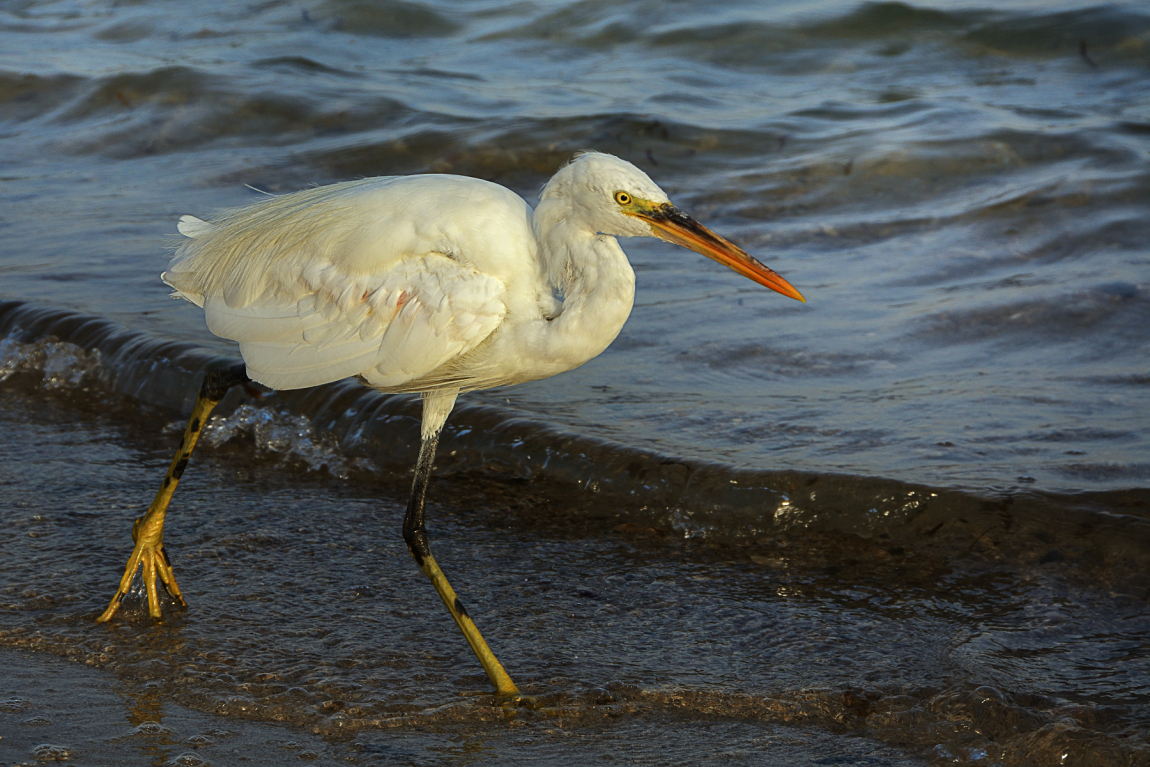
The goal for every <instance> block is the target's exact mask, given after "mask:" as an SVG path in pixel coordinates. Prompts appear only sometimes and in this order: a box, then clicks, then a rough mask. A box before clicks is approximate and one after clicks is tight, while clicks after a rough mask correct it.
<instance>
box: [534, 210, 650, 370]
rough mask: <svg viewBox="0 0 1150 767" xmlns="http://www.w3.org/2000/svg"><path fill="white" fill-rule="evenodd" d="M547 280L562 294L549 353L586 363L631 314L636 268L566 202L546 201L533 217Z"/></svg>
mask: <svg viewBox="0 0 1150 767" xmlns="http://www.w3.org/2000/svg"><path fill="white" fill-rule="evenodd" d="M534 226H535V234H536V237H537V238H538V240H539V246H540V250H541V253H540V255H541V258H542V260H543V264H544V268H545V269H546V272H547V279H548V281H549V282H550V284H551V285H552V286H554V288H555V289H556V290H557V291H558V292H559V293H560V294H561V296H562V298H563V308H562V311H561V312H560V313H559V314H558V316H556V317H555V318H554V319H552V320H551V322H550V325H551V332H550V333H548V336H549V339H548V343H549V346H550V347H552V348H550V349H549V352H550V353H551V354H552V355H555V356H556V357H559V358H562V359H565V360H566V361H567V362H569V363H571V364H570V367H575V366H577V365H582V364H583V363H584V362H586V361H587V360H589V359H591V358H592V357H595V356H596V355H598V354H599V353H600V352H602V351H603V350H604V349H606V348H607V347H608V346H609V345H610V343H611V342H612V341H614V340H615V337H616V336H617V335H619V331H620V330H622V329H623V323H625V322H626V321H627V317H628V316H630V314H631V307H632V306H633V305H634V302H635V272H634V270H632V269H631V264H630V263H629V262H628V261H627V256H626V255H625V254H624V253H623V249H622V248H620V247H619V243H618V242H617V241H616V240H615V238H614V237H610V236H607V235H603V234H599V233H598V232H595V231H594V230H592V229H591V228H590V227H588V226H587V225H586V224H585V223H584V222H582V221H581V220H580V219H579V218H578V217H576V216H575V215H573V211H572V209H571V208H570V206H568V205H566V203H565V202H564V201H562V200H551V199H545V200H543V201H541V202H540V204H539V207H537V208H536V210H535V216H534Z"/></svg>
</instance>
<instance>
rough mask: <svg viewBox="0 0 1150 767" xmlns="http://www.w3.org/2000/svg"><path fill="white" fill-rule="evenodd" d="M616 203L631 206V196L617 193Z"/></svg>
mask: <svg viewBox="0 0 1150 767" xmlns="http://www.w3.org/2000/svg"><path fill="white" fill-rule="evenodd" d="M615 202H617V203H619V204H620V205H630V204H631V195H629V194H627V193H626V192H615Z"/></svg>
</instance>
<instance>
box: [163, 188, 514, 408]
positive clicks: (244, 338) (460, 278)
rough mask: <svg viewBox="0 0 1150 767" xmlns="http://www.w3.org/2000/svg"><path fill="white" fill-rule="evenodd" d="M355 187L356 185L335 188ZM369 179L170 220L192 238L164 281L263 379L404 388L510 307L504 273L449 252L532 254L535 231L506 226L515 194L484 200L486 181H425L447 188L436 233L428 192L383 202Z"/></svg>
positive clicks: (278, 383)
mask: <svg viewBox="0 0 1150 767" xmlns="http://www.w3.org/2000/svg"><path fill="white" fill-rule="evenodd" d="M478 183H480V184H482V182H478ZM357 184H358V185H362V186H365V187H366V189H365V191H366V192H368V194H360V195H359V196H355V195H348V194H340V192H341V191H343V192H346V191H347V190H346V189H341V188H344V187H348V186H353V185H357ZM381 186H384V185H381V184H380V183H378V181H377V182H376V183H375V184H374V185H367V184H365V182H350V184H346V185H344V184H341V185H336V187H334V188H333V187H324V188H320V190H308V191H306V192H303V193H297V195H287V196H286V197H284V198H276V202H277V203H278V205H274V204H273V205H269V204H268V203H261V204H259V205H257V206H254V207H253V208H249V209H244V210H241V211H238V212H234V213H232V214H229V215H227V216H225V217H224V218H222V219H221V221H219V222H217V223H208V222H203V221H200V220H198V219H194V218H192V217H190V216H185V217H183V218H182V219H181V220H180V226H179V229H180V231H181V233H183V234H185V235H186V236H188V237H189V238H190V239H191V242H190V243H187V244H186V245H185V246H184V247H183V248H181V250H180V251H178V252H177V255H176V258H175V259H173V262H172V265H171V267H170V268H169V271H167V272H165V273H164V275H163V279H164V281H165V282H167V283H168V284H169V285H171V286H172V287H173V288H175V289H176V295H178V296H180V297H183V298H187V299H188V300H190V301H192V302H193V303H196V304H198V305H200V306H202V307H203V308H204V314H205V317H206V319H207V322H208V328H209V329H210V330H211V331H212V332H213V333H215V334H216V335H219V336H222V337H224V338H230V339H233V340H236V341H239V343H240V351H241V353H242V354H243V357H244V360H245V362H246V363H247V366H248V375H249V376H251V377H252V379H253V380H256V381H258V382H260V383H262V384H265V385H266V386H270V387H272V388H275V389H297V388H304V387H308V386H315V385H318V384H322V383H327V382H330V381H336V380H339V379H342V378H346V377H348V376H353V375H360V376H362V377H363V378H364V380H365V381H366V382H367V383H368V384H369V385H371V386H374V387H376V388H380V389H387V390H392V391H404V390H416V389H418V386H416V385H415V384H417V382H418V381H419V380H420V379H422V378H425V377H427V376H428V375H429V374H430V373H432V372H433V371H435V370H436V369H437V368H440V367H442V366H444V365H447V364H448V363H451V362H453V361H457V360H458V359H459V358H460V357H462V356H463V355H466V354H467V353H468V352H469V351H471V350H472V349H474V348H475V347H476V346H478V345H479V344H480V343H482V341H483V340H484V339H485V338H487V337H488V336H489V335H490V334H491V333H492V332H494V330H495V329H496V328H497V327H499V325H500V323H501V322H502V321H503V319H504V317H505V316H506V314H507V311H508V310H507V301H506V298H507V293H508V287H507V284H506V282H505V280H504V279H501V278H500V277H499V276H496V275H492V274H489V273H487V272H486V271H483V270H481V269H480V268H478V267H477V266H476V265H475V264H473V263H469V262H468V261H467V260H465V258H463V257H462V256H461V254H462V253H465V252H468V250H470V251H471V252H475V253H482V252H485V251H487V250H490V249H492V248H500V247H502V248H504V249H505V250H510V251H512V252H514V251H515V250H516V249H520V250H523V249H524V248H526V251H527V255H530V251H531V250H532V248H533V247H534V240H533V239H532V238H531V235H530V231H529V229H527V230H526V232H525V231H524V230H523V228H522V227H524V226H526V224H523V223H521V224H520V229H519V230H518V231H517V230H516V229H515V226H514V225H513V226H511V227H508V226H507V225H506V224H507V221H504V220H501V218H500V216H502V218H503V219H509V220H510V221H511V222H512V224H514V223H515V222H516V221H522V222H525V221H526V217H525V215H524V214H523V213H522V212H521V210H519V211H517V210H516V205H515V204H514V203H512V204H511V205H508V204H507V202H508V201H507V200H495V201H494V202H493V201H492V199H491V197H492V195H491V192H490V190H488V189H486V188H483V187H475V185H474V184H472V183H469V184H464V185H463V187H464V189H463V191H464V192H469V191H470V192H476V189H477V190H478V199H476V196H477V195H476V194H474V193H473V194H471V196H470V197H468V194H463V195H462V197H461V196H459V195H458V194H454V192H457V191H459V190H458V189H455V188H454V187H452V186H451V182H447V183H444V181H443V180H441V179H440V180H437V183H435V184H432V185H431V186H432V188H434V187H436V186H438V187H440V189H439V190H438V191H440V192H443V191H444V190H446V192H447V194H446V195H444V194H442V193H441V194H439V195H437V196H436V200H437V201H438V203H439V204H438V205H435V206H431V207H430V210H431V211H432V212H433V213H434V214H435V218H434V220H435V221H442V222H447V224H444V225H442V226H438V228H437V227H436V226H428V225H427V224H426V222H425V221H423V220H421V219H420V218H419V215H425V213H426V211H428V210H429V208H428V206H427V205H426V204H425V203H426V200H419V201H417V202H419V203H420V204H418V205H416V206H414V208H412V206H411V205H410V204H407V205H405V204H404V201H405V200H406V201H409V200H410V198H411V195H410V194H407V195H398V196H397V195H396V194H394V192H395V190H391V191H392V194H391V197H392V198H397V197H398V199H389V198H388V196H387V195H383V196H382V197H381V195H380V194H379V191H380V187H381ZM409 186H419V185H414V184H411V185H409ZM487 186H493V185H487ZM426 187H427V182H426V181H425V182H424V183H423V185H422V186H420V189H419V190H417V191H421V193H422V192H426V191H427V188H426ZM494 188H495V189H498V190H499V195H510V196H511V197H512V198H514V200H515V201H517V203H518V206H519V208H521V209H523V208H526V204H525V203H523V202H522V201H521V200H519V199H518V198H517V197H515V196H514V195H512V194H511V193H510V192H507V191H506V190H503V189H502V188H501V187H494ZM324 190H327V191H326V196H325V195H320V194H317V193H318V192H321V191H324ZM332 190H334V191H332ZM353 191H354V190H353ZM384 191H386V190H384ZM499 195H496V197H498V196H499ZM293 198H296V199H293ZM299 198H303V199H299ZM367 203H370V204H367ZM476 205H478V207H479V211H478V213H477V212H476ZM269 208H270V210H269ZM453 208H454V209H458V210H459V211H464V212H465V216H464V217H465V218H466V216H472V217H475V216H476V215H478V216H480V219H481V221H480V223H481V224H482V225H484V226H487V227H488V228H489V231H486V232H485V231H482V230H481V227H480V231H478V233H477V231H476V229H477V227H476V226H462V227H460V226H459V218H458V217H456V216H452V215H451V214H452V209H453ZM528 210H529V209H528ZM418 211H424V212H425V213H422V214H419V215H417V212H418ZM485 214H486V215H485ZM492 214H496V215H494V216H493V215H492ZM465 223H467V222H466V221H465ZM472 223H474V222H472ZM459 232H462V233H463V234H459ZM525 237H526V238H527V239H525ZM521 255H523V254H521Z"/></svg>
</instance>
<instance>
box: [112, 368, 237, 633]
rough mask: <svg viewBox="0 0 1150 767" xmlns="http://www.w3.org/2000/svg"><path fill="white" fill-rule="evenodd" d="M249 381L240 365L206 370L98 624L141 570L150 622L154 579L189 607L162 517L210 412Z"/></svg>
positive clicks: (155, 608) (156, 604)
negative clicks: (170, 554) (167, 546)
mask: <svg viewBox="0 0 1150 767" xmlns="http://www.w3.org/2000/svg"><path fill="white" fill-rule="evenodd" d="M250 380H251V379H249V378H248V376H247V373H246V372H245V370H244V366H243V365H242V364H241V365H237V366H235V367H233V368H230V369H226V370H209V371H208V373H207V375H206V376H204V382H203V385H201V386H200V393H199V395H198V396H197V397H196V404H195V405H193V406H192V416H191V418H189V419H188V427H187V429H185V430H184V437H183V439H182V440H180V447H179V448H178V449H177V450H176V455H175V456H174V457H173V458H172V464H171V466H169V467H168V473H167V476H165V477H164V484H163V485H161V486H160V491H159V492H158V493H156V498H155V500H153V501H152V505H151V506H149V507H148V510H147V511H146V512H144V515H143V516H141V517H139V518H137V519H136V521H135V523H134V524H133V525H132V540H133V541H135V543H136V546H135V548H133V549H132V556H131V557H130V558H129V559H128V567H127V568H126V569H125V570H124V577H123V578H121V579H120V588H119V590H118V591H116V596H114V597H112V602H111V604H109V605H108V609H107V610H105V611H104V613H103V615H101V616H100V617H99V618H97V619H96V620H97V622H99V623H103V622H105V621H108V620H111V619H112V616H113V615H115V614H116V611H117V610H119V609H120V603H121V602H123V601H124V597H125V596H126V595H127V593H128V589H129V588H130V587H131V585H132V579H133V578H135V576H136V571H137V570H139V569H141V568H143V571H144V589H145V590H146V591H147V594H148V613H149V614H150V615H151V616H152V617H153V618H155V619H157V620H159V619H160V618H161V617H163V614H162V613H161V612H160V592H159V590H158V587H157V585H156V577H157V576H159V579H160V581H161V582H162V583H163V584H164V586H165V587H166V588H167V590H168V593H169V594H171V596H172V598H173V599H175V600H176V601H177V602H178V603H179V604H180V607H182V608H186V607H187V606H188V605H187V603H186V602H185V601H184V598H183V596H182V595H181V594H180V587H179V586H177V585H176V577H175V575H174V574H173V573H172V564H171V562H169V561H168V555H167V554H166V553H165V552H164V514H165V512H167V510H168V504H169V503H170V502H171V500H172V494H173V493H175V492H176V485H178V484H179V483H180V477H181V476H183V473H184V468H185V467H186V466H187V465H188V458H190V457H191V455H192V450H193V449H194V448H195V446H196V441H197V440H198V439H199V438H200V434H201V432H202V431H203V429H204V425H205V424H206V423H207V420H208V416H209V415H210V414H211V412H212V409H213V408H214V407H215V406H216V405H217V404H218V403H219V401H220V400H222V399H223V398H224V395H225V394H227V393H228V389H231V388H232V387H233V386H235V385H237V384H245V383H248V382H249V381H250Z"/></svg>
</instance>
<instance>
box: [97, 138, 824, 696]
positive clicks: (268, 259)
mask: <svg viewBox="0 0 1150 767" xmlns="http://www.w3.org/2000/svg"><path fill="white" fill-rule="evenodd" d="M178 228H179V231H180V233H181V234H183V235H185V236H186V237H187V238H188V239H187V241H186V242H184V243H183V245H182V246H181V247H180V248H179V249H178V250H177V251H176V254H175V256H174V258H173V259H172V262H171V265H170V266H169V267H168V271H166V272H164V274H163V275H162V279H163V280H164V282H166V283H167V284H168V285H170V286H171V287H172V288H174V290H175V293H174V296H176V297H178V298H184V299H187V300H188V301H191V302H192V303H194V304H195V305H196V306H200V307H202V308H203V310H204V315H205V317H206V319H207V324H208V329H209V330H211V332H212V333H215V334H216V335H218V336H222V337H224V338H230V339H233V340H235V341H238V342H239V344H240V353H241V354H242V355H243V359H244V363H245V365H244V366H238V367H237V368H233V369H231V370H211V371H209V372H208V373H207V375H206V377H205V379H204V383H203V385H202V386H201V388H200V392H199V396H198V397H197V399H196V403H195V405H194V407H193V410H192V416H191V418H190V420H189V422H188V427H187V429H186V431H185V432H184V437H183V440H182V441H181V443H180V447H179V449H178V450H177V451H176V455H175V457H174V458H173V459H172V464H171V467H170V468H169V469H168V473H167V476H166V477H165V478H164V483H163V486H162V487H161V489H160V491H159V493H157V495H156V499H155V500H154V501H153V502H152V505H151V506H150V507H149V508H148V511H147V512H146V513H145V514H144V515H143V516H142V517H140V518H139V519H137V520H136V523H135V525H134V526H133V528H132V536H133V539H134V540H135V544H136V545H135V548H134V549H133V551H132V556H131V558H130V559H129V560H128V567H127V569H126V571H125V572H124V577H123V578H122V579H121V581H120V588H119V590H118V591H117V593H116V596H115V597H113V599H112V602H111V604H110V605H109V606H108V609H107V610H106V611H105V612H104V613H103V614H102V615H101V616H100V617H99V620H100V621H107V620H109V619H111V618H112V616H113V615H114V614H115V612H116V610H117V609H118V608H119V606H120V603H121V602H122V600H123V598H124V596H125V595H126V594H127V593H128V590H129V587H130V586H131V583H132V579H133V578H134V577H135V574H136V572H137V570H138V569H141V568H142V570H143V578H144V585H145V588H146V591H147V596H148V609H149V612H150V613H151V615H152V617H154V618H159V617H161V612H160V601H159V592H158V585H157V583H156V580H157V577H158V578H159V580H160V581H161V582H162V583H163V584H164V585H165V586H166V588H167V590H168V592H169V593H170V594H171V596H172V597H173V598H174V599H175V600H176V601H177V602H178V603H180V604H181V605H184V604H185V603H184V600H183V597H182V596H180V590H179V587H178V586H177V585H176V580H175V577H174V575H173V573H172V568H171V565H170V564H169V562H168V559H167V556H166V555H165V554H164V548H163V529H164V514H165V511H166V509H167V506H168V503H169V501H170V500H171V497H172V493H173V492H174V491H175V489H176V484H177V483H178V482H179V480H180V476H181V475H182V474H183V471H184V468H185V466H186V465H187V462H188V458H189V456H190V455H191V452H192V449H193V448H194V447H195V443H196V440H197V439H198V438H199V435H200V432H201V430H202V429H203V427H204V424H205V422H206V420H207V418H208V415H209V414H210V413H211V411H212V408H213V407H215V405H216V403H218V402H219V401H220V400H221V399H222V398H223V396H224V394H225V393H226V392H227V390H228V389H229V388H230V387H232V386H234V385H237V384H243V383H247V382H248V381H249V380H254V381H256V382H258V383H261V384H263V385H265V386H268V387H270V388H272V389H301V388H304V387H308V386H318V385H319V384H325V383H329V382H332V381H338V380H340V379H343V378H347V377H349V376H356V377H357V378H358V379H359V380H360V381H362V382H363V383H364V384H366V385H367V386H370V387H372V388H375V389H379V390H380V391H383V392H419V393H420V394H422V396H423V423H422V428H421V438H422V442H421V445H420V448H419V458H418V460H417V462H416V465H415V480H414V482H413V484H412V490H411V498H410V500H409V502H408V506H407V515H406V517H405V518H404V522H403V537H404V540H405V541H406V542H407V545H408V548H409V549H410V551H411V555H412V556H413V557H414V558H415V561H416V562H417V563H418V564H419V566H420V567H421V568H422V569H423V572H424V573H425V574H426V575H427V577H428V578H429V579H430V580H431V582H432V584H433V585H434V586H435V590H436V591H437V592H438V593H439V596H440V598H441V599H442V600H443V603H444V604H445V605H446V606H447V609H448V610H449V611H450V612H451V617H452V618H454V619H455V622H456V623H457V624H458V625H459V628H460V630H461V631H462V632H463V635H464V637H466V638H467V642H468V643H469V644H470V645H471V649H472V650H474V652H475V655H476V656H477V657H478V658H479V662H480V663H482V664H483V669H484V670H485V671H486V672H487V675H488V677H489V678H490V679H491V682H492V683H493V684H494V685H495V688H496V691H497V693H498V694H499V695H502V696H509V697H514V696H517V695H518V690H517V689H516V687H515V685H514V684H513V683H512V681H511V678H510V677H509V676H508V675H507V672H506V671H504V669H503V666H502V665H501V664H500V663H499V661H498V660H497V659H496V658H495V656H494V654H492V652H491V650H490V649H488V647H487V643H486V642H485V641H484V639H483V637H482V636H481V635H480V633H479V631H478V629H476V627H475V624H474V622H472V620H471V618H470V616H469V615H468V614H467V611H466V610H465V609H464V607H463V605H462V603H461V602H460V601H459V599H458V598H457V597H456V596H455V592H454V591H453V590H452V588H451V585H450V584H449V583H448V582H447V579H446V578H445V577H444V575H443V572H442V571H441V570H440V569H439V566H438V565H437V564H436V562H435V559H434V558H433V557H432V556H431V548H430V545H429V541H428V537H427V533H426V531H425V530H424V524H423V513H424V496H425V493H426V491H427V482H428V478H429V476H430V474H431V467H432V460H433V458H434V456H435V448H436V444H437V442H438V439H439V432H440V430H441V429H442V428H443V424H444V422H445V421H446V420H447V416H448V414H449V413H450V412H451V409H452V407H453V406H454V405H455V398H456V397H457V396H458V395H459V393H460V392H465V391H474V390H476V389H486V388H489V387H492V386H507V385H509V384H516V383H522V382H524V381H535V380H538V379H540V378H547V377H548V376H553V375H555V374H556V373H562V372H564V371H566V370H571V369H572V368H576V367H578V366H580V365H582V364H583V363H584V362H586V361H587V360H589V359H591V358H592V357H595V356H596V355H598V354H599V353H600V352H602V351H603V350H604V349H606V348H607V346H608V345H609V344H610V343H611V342H612V341H613V340H615V336H617V335H618V334H619V331H620V330H621V329H622V327H623V323H624V322H625V321H626V320H627V316H628V315H629V314H630V313H631V306H632V303H633V301H634V297H635V273H634V272H633V271H632V269H631V264H630V263H629V262H628V261H627V256H626V255H624V253H623V250H622V248H620V247H619V243H618V242H617V241H616V239H615V238H616V237H658V238H661V239H663V240H667V241H668V242H672V243H675V244H677V245H682V246H684V247H687V248H690V249H691V250H694V251H697V252H699V253H702V254H703V255H705V256H708V257H709V258H712V259H714V260H715V261H718V262H719V263H720V264H723V265H724V266H727V267H730V268H731V269H733V270H734V271H736V272H738V273H739V274H741V275H743V276H745V277H749V278H750V279H752V280H754V281H755V282H757V283H759V284H761V285H765V286H766V287H768V288H771V289H772V290H775V291H778V292H779V293H782V294H783V295H784V296H789V297H791V298H795V299H798V300H799V301H803V300H804V299H803V297H802V296H801V295H800V294H799V292H798V291H797V290H795V289H794V288H793V287H791V285H790V283H788V282H787V281H786V280H784V279H783V278H782V277H780V276H779V275H777V274H776V273H775V272H773V271H771V270H770V269H768V268H767V267H766V266H764V265H763V264H761V263H759V262H758V261H756V260H755V259H754V258H752V257H751V256H749V255H747V254H746V253H745V252H744V251H743V250H742V249H740V248H739V247H737V246H736V245H734V244H732V243H731V242H728V241H727V240H725V239H723V238H722V237H720V236H719V235H717V234H715V233H714V232H712V231H711V230H709V229H707V228H706V227H704V226H703V225H701V224H699V223H698V222H696V221H695V220H693V219H691V218H690V217H688V216H686V215H684V214H683V213H681V212H680V211H679V210H678V209H677V208H675V206H673V205H672V204H671V202H670V200H669V199H668V198H667V195H666V194H665V193H664V192H663V190H662V189H660V188H659V187H658V186H656V185H655V183H654V182H653V181H652V180H651V179H650V178H649V177H648V176H647V174H645V173H643V172H642V171H641V170H639V169H638V168H636V167H635V166H634V165H631V164H630V163H628V162H625V161H623V160H620V159H619V158H617V157H613V156H611V155H607V154H600V153H597V152H588V153H584V154H580V155H577V156H576V157H575V159H573V160H572V161H571V162H570V163H569V164H567V165H566V166H564V167H563V168H561V169H560V170H559V171H558V172H557V173H556V174H555V176H554V177H552V179H551V180H550V181H549V182H548V183H547V185H546V186H545V187H544V188H543V192H542V193H541V194H540V198H539V204H538V205H537V206H536V207H535V209H534V211H533V210H532V209H531V207H530V206H529V205H528V204H527V203H526V202H524V201H523V200H522V199H521V198H520V197H519V196H518V195H516V194H514V193H513V192H511V191H509V190H507V189H505V188H503V187H501V186H498V185H496V184H493V183H490V182H487V181H481V180H479V179H474V178H466V177H462V176H448V175H424V176H395V177H389V178H369V179H363V180H360V181H348V182H345V183H341V184H333V185H331V186H323V187H318V188H315V189H307V190H304V191H301V192H296V193H294V194H288V195H284V196H282V197H272V198H269V199H267V200H264V201H262V202H258V203H256V204H254V205H251V206H249V207H245V208H240V209H238V210H234V211H231V212H227V213H224V214H222V215H221V216H220V217H219V218H218V219H216V220H214V221H210V222H208V221H201V220H200V219H198V218H194V217H192V216H183V217H182V218H181V219H180V223H179V227H178ZM245 366H246V367H245Z"/></svg>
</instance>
